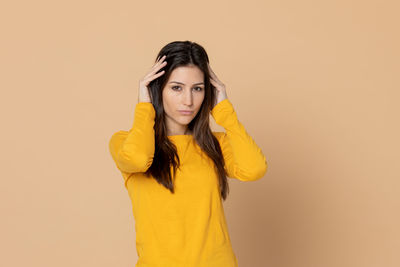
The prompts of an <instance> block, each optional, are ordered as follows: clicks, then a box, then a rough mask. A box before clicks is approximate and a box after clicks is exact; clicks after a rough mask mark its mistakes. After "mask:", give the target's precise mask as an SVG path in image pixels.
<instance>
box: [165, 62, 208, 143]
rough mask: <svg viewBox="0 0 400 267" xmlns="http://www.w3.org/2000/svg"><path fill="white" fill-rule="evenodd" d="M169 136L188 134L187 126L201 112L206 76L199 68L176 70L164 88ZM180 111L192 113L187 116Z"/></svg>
mask: <svg viewBox="0 0 400 267" xmlns="http://www.w3.org/2000/svg"><path fill="white" fill-rule="evenodd" d="M162 94H163V105H164V111H165V118H166V123H167V129H168V134H167V135H180V134H186V130H187V125H188V124H189V123H190V122H191V121H192V120H193V118H194V117H195V116H196V114H197V113H198V112H199V110H200V107H201V104H202V103H203V99H204V94H205V92H204V74H203V72H202V71H201V70H200V69H199V68H198V67H197V66H193V65H190V66H182V67H177V68H175V69H174V70H173V71H172V72H171V75H170V77H169V79H168V81H167V83H166V85H165V87H164V88H163V91H162ZM180 111H190V112H191V113H190V114H185V113H183V112H180Z"/></svg>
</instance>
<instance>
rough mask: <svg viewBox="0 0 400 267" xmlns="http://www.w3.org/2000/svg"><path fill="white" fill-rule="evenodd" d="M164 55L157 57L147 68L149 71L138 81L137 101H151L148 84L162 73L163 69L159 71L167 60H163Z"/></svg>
mask: <svg viewBox="0 0 400 267" xmlns="http://www.w3.org/2000/svg"><path fill="white" fill-rule="evenodd" d="M165 58H166V56H165V55H164V56H162V57H161V58H160V59H157V61H156V63H155V64H154V65H153V67H152V68H151V69H150V70H149V72H148V73H147V74H146V76H144V77H143V78H142V79H141V80H140V81H139V95H138V102H150V103H151V97H150V92H149V88H148V85H149V83H150V82H151V81H152V80H154V79H156V78H158V77H160V76H161V75H163V74H164V72H165V71H164V70H162V71H160V72H158V73H157V71H159V70H160V69H161V68H163V67H164V66H165V65H166V64H167V61H164V59H165Z"/></svg>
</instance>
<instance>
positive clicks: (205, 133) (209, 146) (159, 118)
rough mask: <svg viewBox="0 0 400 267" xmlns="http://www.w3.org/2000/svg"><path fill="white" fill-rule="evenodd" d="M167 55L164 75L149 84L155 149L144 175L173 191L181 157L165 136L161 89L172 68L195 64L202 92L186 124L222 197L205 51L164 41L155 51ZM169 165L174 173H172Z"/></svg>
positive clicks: (223, 181) (225, 189)
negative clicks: (210, 163) (209, 164)
mask: <svg viewBox="0 0 400 267" xmlns="http://www.w3.org/2000/svg"><path fill="white" fill-rule="evenodd" d="M163 55H166V59H165V60H166V61H167V62H168V64H167V65H166V66H165V67H164V68H163V69H162V70H164V71H165V73H164V74H163V75H161V76H160V77H158V78H157V79H155V80H153V81H151V82H150V83H149V85H148V87H149V91H150V97H151V99H152V104H153V106H154V109H155V111H156V117H155V123H154V132H155V152H154V158H153V163H152V165H151V166H150V168H149V169H148V170H147V171H146V173H145V174H146V175H152V176H153V177H154V178H155V179H156V180H157V182H158V183H160V184H161V185H163V186H165V187H166V188H167V189H169V190H170V191H171V192H172V193H174V182H173V181H174V179H173V178H172V177H175V174H176V170H177V168H179V166H180V160H179V156H178V153H177V149H176V146H175V144H174V143H173V142H171V141H170V140H169V139H168V137H167V128H166V123H165V113H164V107H163V100H162V90H163V88H164V86H165V84H166V83H167V81H168V79H169V76H170V75H171V72H172V71H173V70H174V69H175V68H177V67H181V66H188V65H194V66H197V67H198V68H199V69H200V70H201V71H202V72H203V74H204V89H205V95H204V100H203V103H202V105H201V107H200V110H199V112H198V113H197V114H196V116H195V117H194V118H193V120H192V121H191V122H190V123H189V124H188V128H189V131H191V132H192V133H193V139H194V141H195V142H196V143H197V144H198V145H199V147H200V148H201V149H202V151H204V152H205V154H206V155H207V156H208V157H209V158H210V159H211V160H212V161H213V162H214V168H215V170H216V172H217V174H218V181H219V189H220V193H221V197H222V199H223V200H225V199H226V197H227V195H228V193H229V184H228V179H227V177H226V171H225V169H224V165H225V162H224V158H223V155H222V151H221V147H220V145H219V142H218V140H217V138H216V137H215V136H214V135H213V134H212V131H211V129H210V125H209V116H210V112H211V110H212V108H213V105H214V103H215V99H216V95H215V87H214V86H213V85H212V84H211V82H210V74H209V71H208V66H207V64H208V62H209V59H208V55H207V53H206V51H205V49H204V48H203V47H202V46H201V45H199V44H197V43H195V42H191V41H174V42H171V43H169V44H167V45H165V46H164V47H163V48H162V49H161V50H160V52H159V53H158V55H157V58H156V61H157V59H158V58H160V57H162V56H163ZM171 166H172V168H173V172H174V174H173V175H172V173H171V171H172V169H171Z"/></svg>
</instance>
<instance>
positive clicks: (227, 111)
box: [211, 98, 237, 128]
mask: <svg viewBox="0 0 400 267" xmlns="http://www.w3.org/2000/svg"><path fill="white" fill-rule="evenodd" d="M211 115H212V116H213V118H214V120H215V122H216V123H218V124H219V125H221V126H223V127H224V128H227V127H229V126H230V125H231V124H235V122H236V119H237V117H236V112H235V110H234V108H233V105H232V103H231V102H230V101H229V99H228V98H225V99H224V100H222V101H220V102H219V103H218V104H217V105H215V106H214V108H213V109H212V110H211Z"/></svg>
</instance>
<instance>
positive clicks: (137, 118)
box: [109, 102, 155, 173]
mask: <svg viewBox="0 0 400 267" xmlns="http://www.w3.org/2000/svg"><path fill="white" fill-rule="evenodd" d="M154 118H155V110H154V107H153V104H152V103H151V102H139V103H137V104H136V107H135V114H134V121H133V126H132V128H131V129H130V130H129V131H128V132H127V131H118V132H116V133H114V134H113V135H112V137H111V139H110V141H109V150H110V153H111V156H112V158H113V160H114V161H115V163H116V165H117V167H118V169H119V170H121V171H123V172H126V173H134V172H145V171H146V170H147V169H148V168H149V167H150V166H151V164H152V163H153V158H154V149H155V145H154V138H155V136H154V128H153V127H154Z"/></svg>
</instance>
